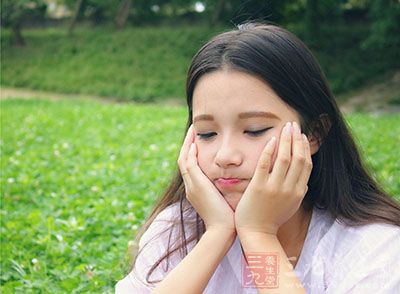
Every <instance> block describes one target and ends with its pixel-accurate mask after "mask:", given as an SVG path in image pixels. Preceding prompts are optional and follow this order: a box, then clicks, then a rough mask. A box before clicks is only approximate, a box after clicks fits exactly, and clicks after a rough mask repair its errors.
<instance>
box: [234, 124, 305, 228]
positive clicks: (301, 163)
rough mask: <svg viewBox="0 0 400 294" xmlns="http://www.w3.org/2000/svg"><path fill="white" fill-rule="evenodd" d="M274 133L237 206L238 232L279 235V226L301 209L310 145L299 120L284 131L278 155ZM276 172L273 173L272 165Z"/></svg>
mask: <svg viewBox="0 0 400 294" xmlns="http://www.w3.org/2000/svg"><path fill="white" fill-rule="evenodd" d="M275 141H276V139H275V138H274V137H273V138H272V139H271V140H270V141H269V142H268V143H267V145H266V146H265V148H264V150H263V151H262V153H261V156H260V158H259V160H258V163H257V167H256V170H255V172H254V176H253V178H252V180H251V181H250V183H249V185H248V186H247V188H246V190H245V192H244V193H243V196H242V198H241V199H240V201H239V203H238V205H237V207H236V210H235V227H236V231H237V233H238V234H239V235H240V234H242V233H264V234H273V235H276V234H277V232H278V229H279V227H280V226H281V225H282V224H283V223H285V222H286V221H287V220H288V219H289V218H290V217H292V216H293V215H294V214H295V212H296V211H297V210H298V209H299V207H300V204H301V201H302V200H303V198H304V196H305V194H306V192H307V189H308V187H307V183H308V179H309V177H310V174H311V170H312V161H311V153H310V145H309V142H308V140H307V137H306V136H305V135H304V134H303V135H302V134H301V131H300V128H299V127H298V124H297V123H295V122H294V123H293V127H292V124H291V123H289V122H288V123H287V124H286V126H285V127H284V128H283V131H282V133H281V137H280V142H279V149H278V155H277V158H276V161H275V164H274V165H273V164H272V161H273V154H274V150H275V145H276V142H275ZM272 165H273V169H272V172H271V173H270V169H271V166H272Z"/></svg>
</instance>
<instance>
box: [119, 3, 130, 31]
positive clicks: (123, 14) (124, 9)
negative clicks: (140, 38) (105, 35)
mask: <svg viewBox="0 0 400 294" xmlns="http://www.w3.org/2000/svg"><path fill="white" fill-rule="evenodd" d="M131 5H132V1H131V0H122V1H121V3H120V4H119V7H118V10H117V15H116V18H115V25H116V26H117V28H118V29H122V28H124V27H125V25H126V22H127V20H128V17H129V11H130V9H131Z"/></svg>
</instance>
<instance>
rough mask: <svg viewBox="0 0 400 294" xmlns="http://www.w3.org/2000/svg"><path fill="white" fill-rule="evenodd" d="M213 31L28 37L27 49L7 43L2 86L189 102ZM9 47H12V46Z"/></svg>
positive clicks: (54, 31) (48, 32)
mask: <svg viewBox="0 0 400 294" xmlns="http://www.w3.org/2000/svg"><path fill="white" fill-rule="evenodd" d="M213 33H215V31H213V30H210V29H208V28H199V27H194V28H193V27H188V28H180V29H172V28H141V29H137V28H136V29H135V28H130V29H127V30H124V31H115V30H114V29H113V28H110V29H107V28H95V29H92V28H91V29H88V28H85V29H77V30H76V32H75V33H74V36H72V37H71V38H68V37H67V35H66V33H65V32H64V31H62V30H60V29H49V30H33V31H29V32H26V37H27V40H28V41H27V44H29V45H27V46H26V47H24V48H13V47H11V46H10V45H9V41H8V36H4V39H3V41H4V42H2V46H3V48H2V52H3V64H2V75H1V84H2V85H8V86H13V87H27V88H32V89H41V90H47V91H59V92H63V93H83V94H95V95H100V96H109V97H110V96H111V97H121V98H125V99H130V100H136V101H151V100H154V99H163V98H167V97H180V98H181V97H184V95H185V93H184V91H185V89H184V85H185V76H186V71H187V67H188V64H189V62H190V59H191V58H192V55H194V53H195V52H196V51H197V49H198V48H200V46H201V45H202V43H203V42H205V41H206V40H207V39H208V38H209V37H210V36H211V35H212V34H213ZM7 43H8V44H7Z"/></svg>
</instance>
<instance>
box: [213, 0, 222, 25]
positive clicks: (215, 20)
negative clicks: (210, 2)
mask: <svg viewBox="0 0 400 294" xmlns="http://www.w3.org/2000/svg"><path fill="white" fill-rule="evenodd" d="M224 7H225V0H219V1H218V3H217V6H216V7H215V10H214V13H213V15H212V18H211V25H212V26H215V25H216V24H217V23H218V22H219V21H220V19H221V14H222V12H223V11H224Z"/></svg>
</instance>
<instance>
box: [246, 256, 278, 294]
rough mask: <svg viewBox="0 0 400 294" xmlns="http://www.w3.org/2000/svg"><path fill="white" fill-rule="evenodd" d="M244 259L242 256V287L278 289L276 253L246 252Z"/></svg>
mask: <svg viewBox="0 0 400 294" xmlns="http://www.w3.org/2000/svg"><path fill="white" fill-rule="evenodd" d="M246 258H247V262H246V259H245V258H244V256H242V287H244V288H267V289H273V288H278V285H279V281H278V274H279V256H278V253H275V252H268V253H265V252H247V253H246Z"/></svg>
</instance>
